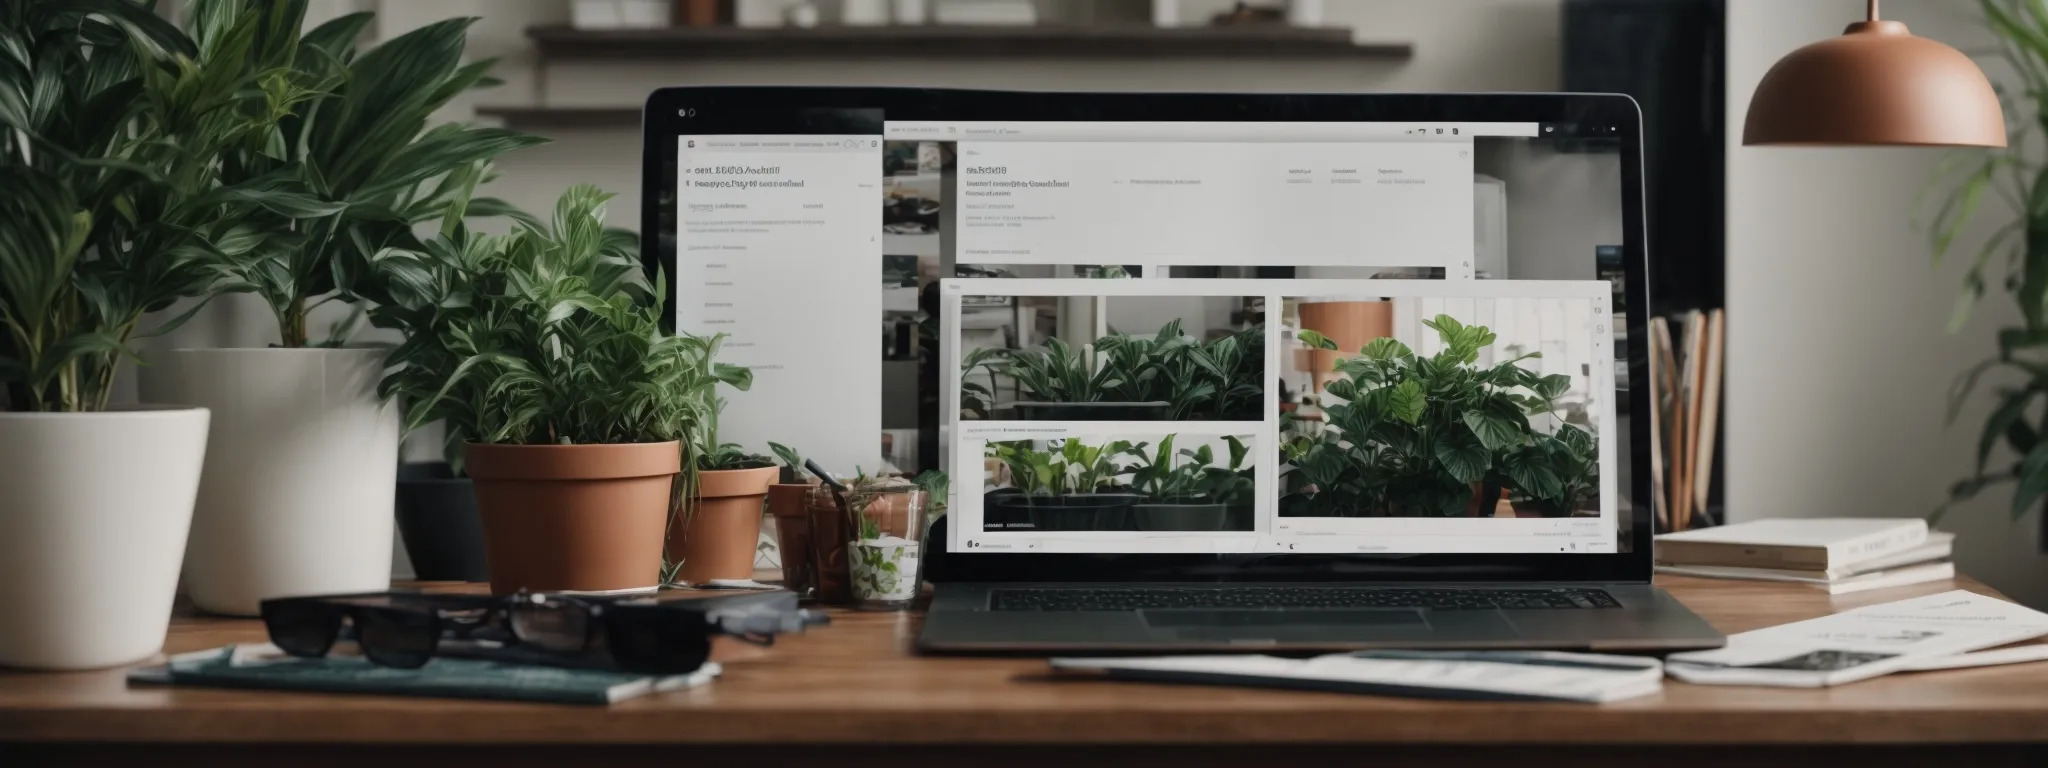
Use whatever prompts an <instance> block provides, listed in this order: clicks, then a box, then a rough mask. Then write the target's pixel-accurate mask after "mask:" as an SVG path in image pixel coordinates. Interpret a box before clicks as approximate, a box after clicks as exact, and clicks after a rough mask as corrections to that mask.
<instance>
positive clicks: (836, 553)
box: [806, 485, 853, 605]
mask: <svg viewBox="0 0 2048 768" xmlns="http://www.w3.org/2000/svg"><path fill="white" fill-rule="evenodd" d="M806 507H808V509H807V511H808V512H809V513H810V516H811V577H812V578H813V579H816V580H817V587H818V591H817V597H818V602H821V603H824V604H826V605H852V604H853V581H852V577H851V575H849V574H848V573H847V570H846V513H845V512H844V511H842V510H840V509H839V504H838V503H837V501H836V500H835V498H834V496H833V494H832V489H831V488H828V487H826V486H822V485H820V486H815V487H813V488H812V489H811V494H810V497H809V499H808V502H807V504H806Z"/></svg>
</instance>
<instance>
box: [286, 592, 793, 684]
mask: <svg viewBox="0 0 2048 768" xmlns="http://www.w3.org/2000/svg"><path fill="white" fill-rule="evenodd" d="M262 615H263V625H264V628H265V629H266V630H268V631H269V634H270V642H271V644H273V645H276V646H277V647H278V648H279V649H281V650H283V651H284V652H285V653H288V654H291V655H293V656H298V657H302V658H319V657H323V656H326V655H327V654H328V652H329V651H331V650H333V648H334V644H335V642H337V641H338V640H341V639H343V638H349V639H353V640H354V641H355V643H356V645H357V646H358V647H359V648H360V649H361V651H362V655H363V657H364V658H366V659H368V660H369V661H370V662H371V663H373V664H377V665H379V666H384V667H395V668H399V669H417V668H419V667H422V666H425V665H426V663H427V662H428V661H430V660H432V659H433V658H434V657H435V656H437V655H457V656H465V657H479V658H486V659H494V660H499V661H509V662H516V663H530V664H545V665H552V666H566V667H597V668H610V669H618V670H621V671H625V672H633V673H638V674H650V675H679V674H687V673H690V672H695V671H696V670H697V669H698V668H699V667H702V666H703V665H704V662H705V661H706V660H707V659H709V658H710V656H711V635H712V633H714V632H718V631H720V629H719V626H718V625H717V624H716V623H715V622H713V621H710V620H708V619H707V618H706V616H705V615H704V614H703V613H702V612H699V611H693V610H687V609H678V608H674V607H663V606H662V604H660V603H656V602H653V601H638V602H636V603H633V604H627V603H621V602H615V601H608V600H603V599H599V598H582V597H570V596H565V595H552V594H534V593H523V594H518V595H512V596H508V597H503V598H497V597H484V596H480V595H428V594H424V593H417V592H386V593H375V594H364V595H326V596H316V597H289V598H276V599H271V600H265V601H263V603H262ZM748 639H754V638H748ZM451 641H453V642H451Z"/></svg>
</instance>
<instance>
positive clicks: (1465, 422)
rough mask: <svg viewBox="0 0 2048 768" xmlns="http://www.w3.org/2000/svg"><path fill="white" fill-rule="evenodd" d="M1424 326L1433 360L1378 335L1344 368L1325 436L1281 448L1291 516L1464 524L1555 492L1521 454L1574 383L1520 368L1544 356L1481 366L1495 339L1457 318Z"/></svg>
mask: <svg viewBox="0 0 2048 768" xmlns="http://www.w3.org/2000/svg"><path fill="white" fill-rule="evenodd" d="M1423 324H1424V325H1425V326H1427V327H1429V328H1431V329H1432V330H1435V331H1436V332H1437V336H1438V337H1439V338H1440V339H1442V341H1443V344H1444V348H1443V349H1442V350H1441V351H1439V352H1438V353H1437V354H1436V355H1434V356H1431V357H1427V358H1422V357H1417V356H1416V355H1415V353H1414V351H1413V350H1410V349H1409V348H1408V345H1406V344H1402V343H1401V342H1399V341H1396V340H1394V339H1392V338H1379V339H1374V340H1373V341H1372V342H1371V343H1369V344H1367V345H1365V347H1364V348H1363V349H1361V350H1360V351H1359V354H1358V355H1357V356H1355V357H1352V358H1348V359H1345V360H1344V361H1342V362H1341V363H1339V364H1338V369H1339V371H1341V372H1342V373H1343V374H1344V376H1343V378H1339V379H1336V380H1333V381H1331V382H1330V383H1329V385H1328V388H1327V392H1328V394H1329V395H1331V396H1334V397H1335V398H1336V399H1337V400H1339V401H1341V402H1325V404H1324V412H1325V418H1326V422H1325V424H1326V426H1325V428H1323V429H1321V430H1318V431H1316V432H1314V433H1312V434H1307V433H1304V434H1296V435H1294V436H1293V437H1291V438H1290V439H1289V440H1288V441H1287V442H1286V443H1285V444H1284V445H1283V446H1282V453H1283V458H1284V459H1285V460H1286V461H1287V463H1288V465H1289V466H1287V467H1286V468H1285V469H1284V470H1283V471H1284V474H1283V480H1284V481H1285V483H1286V493H1285V495H1284V496H1283V497H1282V498H1281V514H1282V515H1283V516H1352V517H1355V516H1394V517H1463V516H1469V515H1473V514H1482V513H1490V510H1491V507H1492V505H1490V504H1487V503H1486V500H1497V499H1499V498H1500V496H1501V489H1502V488H1507V489H1509V490H1511V491H1521V492H1524V493H1526V492H1528V491H1529V490H1531V489H1536V490H1538V491H1539V492H1540V491H1542V490H1547V488H1548V486H1547V485H1545V477H1546V476H1545V475H1544V474H1543V472H1544V471H1545V470H1547V466H1545V465H1539V464H1537V463H1536V462H1533V461H1530V460H1529V459H1530V458H1532V457H1533V454H1525V453H1524V452H1522V451H1521V450H1520V449H1522V448H1523V447H1524V446H1527V445H1529V444H1531V442H1532V441H1534V439H1535V432H1534V431H1533V430H1532V429H1531V428H1530V426H1529V419H1528V417H1529V415H1530V414H1539V413H1550V412H1551V411H1552V410H1554V405H1553V403H1554V401H1555V400H1556V398H1557V397H1558V396H1560V395H1562V394H1564V392H1565V391H1566V390H1567V389H1569V388H1570V386H1571V378H1570V377H1569V376H1564V375H1561V374H1558V375H1550V376H1541V375H1538V374H1536V373H1534V372H1531V371H1529V370H1527V369H1525V368H1522V367H1521V366H1520V365H1519V364H1518V363H1520V362H1521V361H1522V360H1527V359H1532V358H1536V357H1538V356H1539V355H1538V354H1537V353H1530V354H1526V355H1522V356H1519V357H1515V358H1513V359H1510V360H1507V361H1505V362H1501V363H1497V364H1495V365H1493V366H1492V367H1489V368H1483V369H1482V368H1479V367H1477V366H1476V363H1477V362H1478V359H1479V351H1480V350H1481V349H1484V348H1486V347H1488V346H1491V345H1492V344H1493V341H1494V338H1495V337H1494V334H1493V332H1492V331H1490V330H1488V329H1487V328H1485V327H1484V326H1467V325H1464V324H1463V323H1460V322H1458V320H1456V319H1455V318H1452V317H1450V316H1449V315H1438V316H1436V317H1435V318H1434V319H1431V320H1425V321H1423ZM1305 341H1310V342H1311V343H1312V340H1307V339H1305Z"/></svg>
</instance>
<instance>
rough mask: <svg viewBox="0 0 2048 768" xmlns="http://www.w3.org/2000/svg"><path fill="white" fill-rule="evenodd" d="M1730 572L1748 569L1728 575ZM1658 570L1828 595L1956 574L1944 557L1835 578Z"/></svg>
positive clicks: (1753, 571) (1701, 567)
mask: <svg viewBox="0 0 2048 768" xmlns="http://www.w3.org/2000/svg"><path fill="white" fill-rule="evenodd" d="M1730 571H1748V572H1749V573H1744V574H1731V573H1729V572H1730ZM1657 572H1658V573H1669V574H1672V575H1676V576H1701V577H1705V578H1709V579H1740V580H1743V581H1778V582H1786V583H1791V584H1807V585H1811V586H1814V587H1819V588H1821V589H1824V590H1827V593H1828V594H1830V595H1846V594H1849V593H1851V592H1868V591H1870V590H1873V589H1885V588H1888V587H1903V586H1906V585H1908V584H1924V583H1926V582H1930V581H1941V580H1943V579H1953V578H1955V577H1956V564H1955V563H1951V562H1949V561H1946V560H1942V561H1939V562H1933V563H1920V564H1917V565H1908V566H1904V567H1900V568H1893V569H1891V570H1885V571H1871V572H1869V573H1860V574H1857V575H1854V576H1844V577H1841V578H1839V579H1828V578H1816V577H1812V576H1797V575H1792V574H1796V573H1799V571H1770V570H1768V569H1762V568H1722V567H1719V566H1712V565H1697V566H1683V565H1660V566H1657Z"/></svg>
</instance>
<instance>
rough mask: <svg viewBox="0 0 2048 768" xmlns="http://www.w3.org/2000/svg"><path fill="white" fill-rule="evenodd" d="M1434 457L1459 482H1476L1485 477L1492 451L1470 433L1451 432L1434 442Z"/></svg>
mask: <svg viewBox="0 0 2048 768" xmlns="http://www.w3.org/2000/svg"><path fill="white" fill-rule="evenodd" d="M1436 458H1437V461H1438V462H1439V463H1441V464H1442V465H1443V468H1444V471H1445V472H1448V473H1450V475H1451V477H1453V478H1456V479H1457V480H1458V482H1461V483H1476V482H1479V481H1480V480H1482V479H1484V478H1485V477H1486V470H1487V469H1488V468H1490V467H1491V466H1492V463H1493V453H1492V451H1491V449H1489V448H1488V447H1487V446H1485V445H1482V444H1481V443H1480V442H1479V441H1478V440H1477V439H1475V438H1474V437H1473V436H1472V435H1471V433H1461V432H1452V433H1450V434H1449V435H1446V436H1445V437H1444V438H1443V439H1441V440H1438V441H1437V443H1436Z"/></svg>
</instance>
